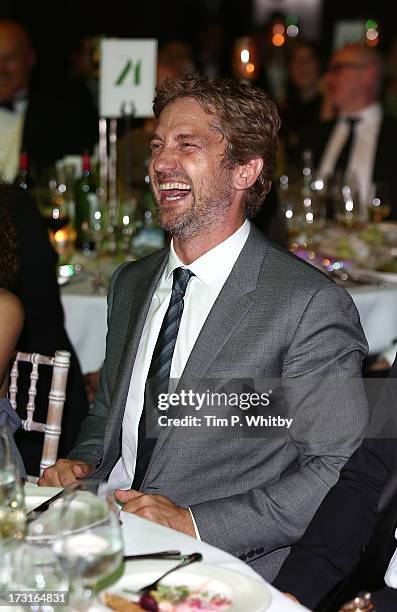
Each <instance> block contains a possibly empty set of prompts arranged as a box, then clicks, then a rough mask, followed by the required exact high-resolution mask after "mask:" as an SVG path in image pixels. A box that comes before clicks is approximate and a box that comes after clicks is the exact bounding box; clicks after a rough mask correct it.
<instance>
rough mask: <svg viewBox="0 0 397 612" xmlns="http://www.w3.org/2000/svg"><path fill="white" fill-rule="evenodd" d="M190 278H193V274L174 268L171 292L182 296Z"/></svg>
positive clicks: (184, 269)
mask: <svg viewBox="0 0 397 612" xmlns="http://www.w3.org/2000/svg"><path fill="white" fill-rule="evenodd" d="M192 276H194V274H193V272H192V271H191V270H188V269H187V268H176V269H175V270H174V278H173V285H172V291H173V292H176V293H180V294H181V295H182V296H184V295H185V292H186V288H187V286H188V284H189V281H190V279H191V278H192Z"/></svg>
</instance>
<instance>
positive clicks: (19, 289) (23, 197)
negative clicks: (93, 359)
mask: <svg viewBox="0 0 397 612" xmlns="http://www.w3.org/2000/svg"><path fill="white" fill-rule="evenodd" d="M10 209H11V214H12V218H13V221H14V224H15V226H16V229H17V231H18V235H19V242H20V254H21V266H20V273H19V277H18V280H17V283H16V285H15V286H14V287H13V288H12V291H13V292H14V293H15V294H16V295H18V297H19V298H20V300H21V301H22V304H23V307H24V309H25V325H24V328H23V331H22V334H21V337H20V339H19V342H18V345H17V349H18V350H20V351H26V352H37V353H42V354H44V355H53V354H54V351H56V350H59V349H64V350H67V351H70V352H71V353H72V361H71V369H70V371H69V379H68V386H67V390H66V402H65V407H64V416H63V420H62V434H61V439H60V447H59V455H60V456H64V455H65V454H67V453H68V452H69V451H70V449H71V448H72V447H73V446H74V442H75V440H76V437H77V434H78V432H79V430H80V424H81V421H82V420H83V419H84V418H85V416H86V414H87V412H88V401H87V397H86V393H85V388H84V381H83V377H82V374H81V371H80V366H79V363H78V360H77V357H76V354H75V353H74V350H73V348H72V346H71V344H70V341H69V338H68V336H67V334H66V331H65V327H64V319H63V310H62V305H61V301H60V295H59V288H58V284H57V280H56V273H55V269H56V263H57V256H56V254H55V252H54V250H53V248H52V246H51V244H50V241H49V239H48V234H47V230H46V228H45V225H44V223H43V220H42V218H41V216H40V213H39V211H38V209H37V207H36V204H35V202H34V200H33V198H31V197H30V196H28V195H27V194H25V193H23V192H19V191H16V190H13V191H12V192H10ZM23 365H25V364H21V366H20V370H21V375H20V378H19V379H18V385H20V388H21V389H24V390H25V393H26V391H27V388H28V385H29V380H28V368H24V367H23ZM44 372H45V368H43V374H41V375H40V377H43V379H42V380H41V381H40V379H39V386H38V391H39V393H40V396H38V402H37V410H36V413H35V419H36V420H38V421H43V422H45V420H46V414H47V403H48V398H46V397H44V396H45V391H47V393H48V390H49V384H50V375H47V374H49V373H44ZM20 416H21V417H22V418H24V416H25V414H24V413H23V412H21V413H20ZM16 440H17V444H18V446H19V448H20V451H21V454H22V457H23V460H24V462H25V465H26V469H27V472H28V474H36V475H37V474H38V473H39V463H40V457H41V450H42V441H43V436H42V434H39V433H36V432H25V431H22V430H20V431H19V432H18V433H17V434H16Z"/></svg>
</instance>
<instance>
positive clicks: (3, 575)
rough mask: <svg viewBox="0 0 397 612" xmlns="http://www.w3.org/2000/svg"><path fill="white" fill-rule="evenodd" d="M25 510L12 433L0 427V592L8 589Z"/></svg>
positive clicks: (23, 523)
mask: <svg viewBox="0 0 397 612" xmlns="http://www.w3.org/2000/svg"><path fill="white" fill-rule="evenodd" d="M25 527H26V509H25V500H24V493H23V485H22V481H21V478H20V475H19V471H18V468H17V465H16V463H15V462H14V460H13V457H12V433H11V432H10V430H9V429H8V427H7V426H6V425H2V426H0V558H1V562H0V589H1V587H2V586H3V585H7V583H8V579H9V570H10V560H11V557H12V554H13V551H14V548H15V546H16V544H17V543H18V542H19V541H20V540H21V539H22V538H23V537H24V534H25Z"/></svg>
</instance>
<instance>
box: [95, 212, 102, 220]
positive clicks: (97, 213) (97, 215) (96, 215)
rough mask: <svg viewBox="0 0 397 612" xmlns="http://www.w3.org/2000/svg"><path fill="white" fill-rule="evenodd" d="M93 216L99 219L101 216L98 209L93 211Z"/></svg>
mask: <svg viewBox="0 0 397 612" xmlns="http://www.w3.org/2000/svg"><path fill="white" fill-rule="evenodd" d="M94 217H95V219H100V218H101V217H102V215H101V212H100V211H99V210H96V211H95V212H94Z"/></svg>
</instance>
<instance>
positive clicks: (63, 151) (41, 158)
mask: <svg viewBox="0 0 397 612" xmlns="http://www.w3.org/2000/svg"><path fill="white" fill-rule="evenodd" d="M65 89H66V91H68V87H67V85H65ZM97 140H98V117H97V112H96V110H95V107H94V105H93V103H92V101H91V99H90V97H89V93H88V91H85V90H84V89H83V88H82V87H80V86H78V85H77V84H74V85H73V86H71V89H70V91H68V93H67V94H66V96H65V97H64V98H63V99H61V98H60V97H59V96H55V95H53V94H49V93H48V92H45V91H38V90H35V89H33V90H32V91H31V92H30V93H29V96H28V106H27V109H26V114H25V122H24V128H23V136H22V143H21V148H23V149H24V150H25V151H26V152H27V154H28V156H29V163H30V165H31V166H32V167H33V168H34V169H35V170H36V171H37V170H40V169H42V168H46V167H48V166H52V165H54V164H55V162H56V160H58V159H61V158H62V157H64V156H65V155H68V154H77V155H81V154H82V153H83V151H84V150H85V149H88V150H90V151H92V149H93V146H94V144H95V143H96V142H97Z"/></svg>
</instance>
